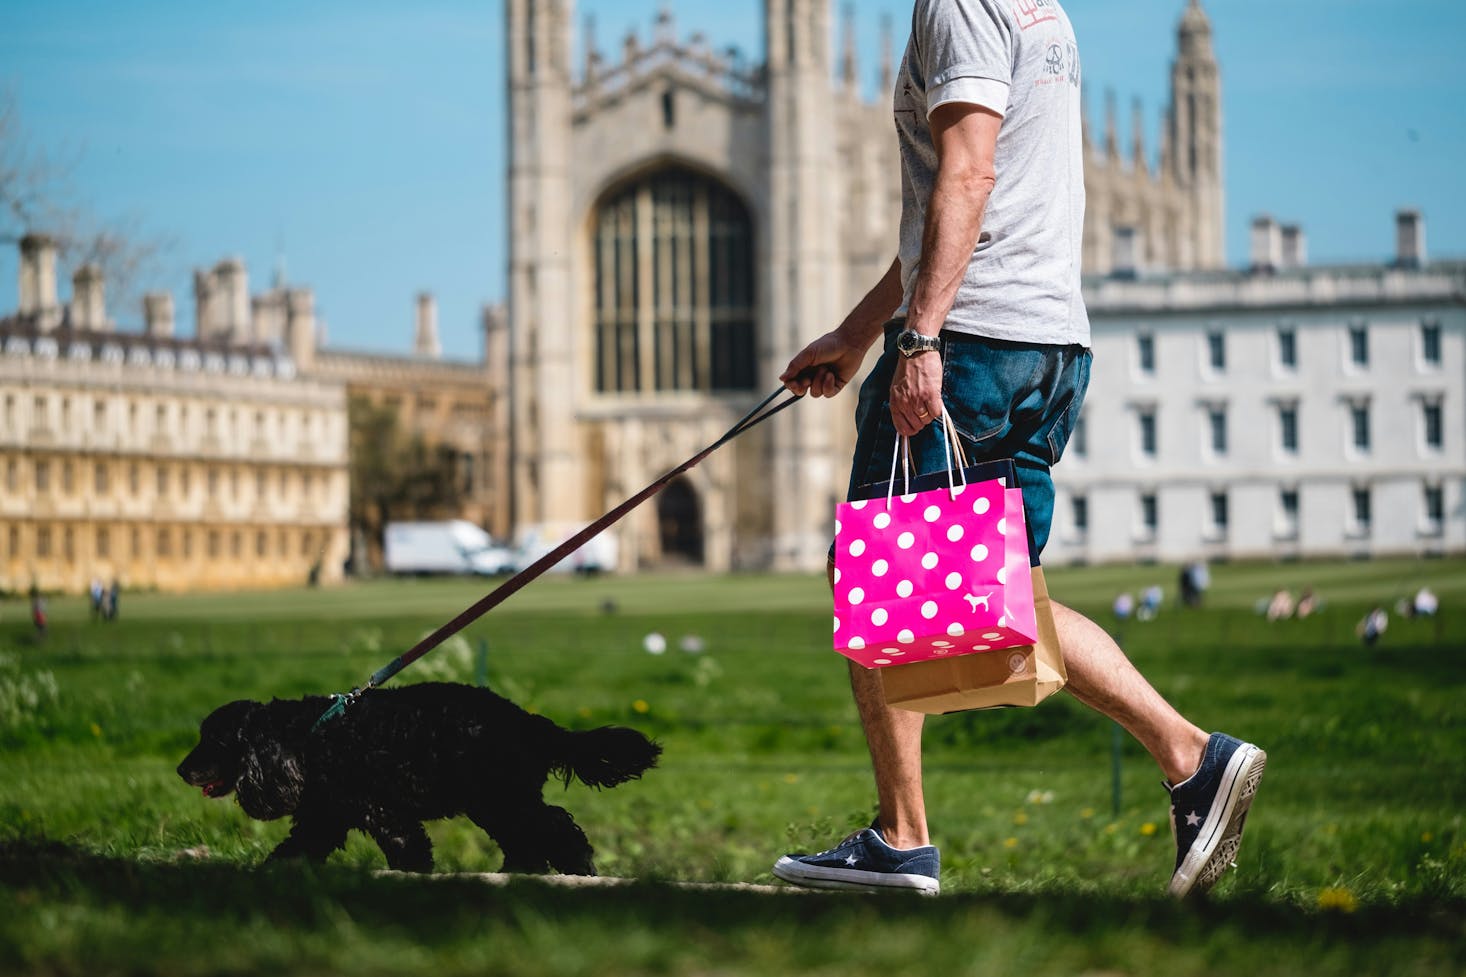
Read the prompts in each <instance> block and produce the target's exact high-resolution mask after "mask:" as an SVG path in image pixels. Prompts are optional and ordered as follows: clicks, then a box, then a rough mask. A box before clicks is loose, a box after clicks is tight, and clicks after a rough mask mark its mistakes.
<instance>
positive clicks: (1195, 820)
mask: <svg viewBox="0 0 1466 977" xmlns="http://www.w3.org/2000/svg"><path fill="white" fill-rule="evenodd" d="M1200 823H1201V815H1199V814H1197V813H1196V812H1195V811H1192V812H1191V813H1190V814H1188V815H1186V827H1188V828H1194V827H1196V826H1197V825H1198V824H1200Z"/></svg>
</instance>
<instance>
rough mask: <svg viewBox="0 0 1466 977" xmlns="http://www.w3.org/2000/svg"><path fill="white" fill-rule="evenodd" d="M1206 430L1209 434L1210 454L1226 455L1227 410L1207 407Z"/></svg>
mask: <svg viewBox="0 0 1466 977" xmlns="http://www.w3.org/2000/svg"><path fill="white" fill-rule="evenodd" d="M1206 423H1207V429H1208V431H1209V432H1210V434H1211V438H1210V444H1211V452H1212V454H1214V455H1224V454H1226V453H1227V409H1226V408H1225V407H1209V408H1207V411H1206Z"/></svg>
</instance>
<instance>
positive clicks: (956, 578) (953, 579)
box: [947, 570, 962, 590]
mask: <svg viewBox="0 0 1466 977" xmlns="http://www.w3.org/2000/svg"><path fill="white" fill-rule="evenodd" d="M960 586H962V574H960V573H958V572H956V571H955V570H954V571H952V572H951V573H949V574H947V589H948V590H956V589H957V588H958V587H960Z"/></svg>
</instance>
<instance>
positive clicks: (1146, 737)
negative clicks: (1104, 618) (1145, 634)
mask: <svg viewBox="0 0 1466 977" xmlns="http://www.w3.org/2000/svg"><path fill="white" fill-rule="evenodd" d="M1052 603H1053V608H1054V627H1055V629H1056V630H1057V631H1058V633H1059V646H1060V647H1061V648H1062V649H1063V650H1064V666H1065V668H1066V669H1067V670H1068V672H1069V684H1068V689H1069V691H1070V692H1071V693H1073V695H1074V698H1076V699H1078V700H1079V701H1080V702H1082V703H1084V704H1085V705H1087V706H1089V707H1090V708H1091V709H1094V710H1096V711H1097V712H1100V713H1102V714H1104V715H1106V716H1108V717H1110V718H1111V719H1113V720H1114V721H1115V722H1117V723H1119V724H1120V725H1121V726H1123V727H1125V729H1126V730H1128V731H1129V732H1130V735H1131V736H1134V737H1135V738H1136V739H1137V740H1139V741H1140V744H1141V745H1142V746H1144V747H1145V749H1146V750H1147V751H1148V752H1149V753H1150V755H1151V756H1152V757H1154V758H1155V761H1156V763H1158V764H1159V765H1160V768H1161V771H1162V772H1163V773H1164V774H1165V775H1166V779H1167V780H1169V781H1170V782H1171V783H1172V784H1179V783H1181V781H1183V780H1185V779H1186V778H1187V777H1190V776H1191V775H1192V774H1193V773H1194V772H1195V771H1196V768H1197V765H1198V764H1200V763H1201V756H1202V752H1203V751H1204V750H1205V749H1206V741H1207V734H1206V733H1205V732H1203V731H1202V730H1201V729H1200V728H1198V727H1197V726H1195V725H1193V724H1192V723H1191V722H1190V721H1188V720H1187V719H1186V717H1184V716H1182V715H1181V714H1180V713H1179V712H1177V711H1176V710H1175V709H1174V708H1173V707H1172V706H1171V704H1170V703H1169V702H1167V701H1166V700H1165V699H1163V698H1161V695H1160V693H1159V692H1157V691H1156V690H1155V689H1154V687H1152V686H1151V684H1150V683H1149V682H1147V681H1146V680H1145V676H1143V675H1141V674H1140V672H1139V671H1137V670H1136V668H1135V666H1134V665H1132V664H1131V663H1130V659H1129V658H1126V657H1125V652H1123V651H1122V650H1121V649H1120V646H1119V645H1117V644H1115V642H1114V640H1113V639H1112V638H1111V637H1110V636H1109V634H1108V633H1107V632H1106V631H1105V629H1104V628H1102V627H1100V626H1099V625H1098V624H1096V623H1094V622H1093V621H1091V620H1090V619H1089V618H1087V617H1085V616H1084V615H1083V614H1080V613H1079V612H1078V611H1076V610H1074V609H1072V608H1070V607H1066V606H1064V605H1063V604H1060V603H1059V602H1058V601H1053V602H1052ZM883 810H884V808H883Z"/></svg>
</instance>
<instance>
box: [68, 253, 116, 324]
mask: <svg viewBox="0 0 1466 977" xmlns="http://www.w3.org/2000/svg"><path fill="white" fill-rule="evenodd" d="M71 325H72V328H74V329H83V330H86V331H87V332H102V331H103V330H105V329H106V328H107V302H106V295H105V293H104V285H103V280H102V269H100V268H98V267H97V266H96V265H82V266H81V267H80V268H78V269H77V270H76V273H75V274H73V275H72V276H71Z"/></svg>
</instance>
